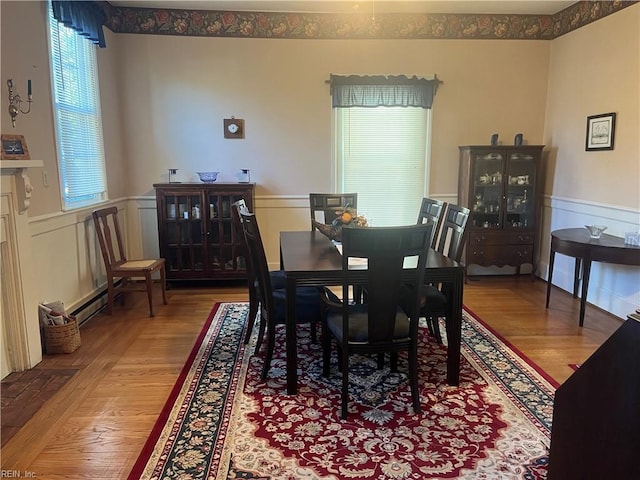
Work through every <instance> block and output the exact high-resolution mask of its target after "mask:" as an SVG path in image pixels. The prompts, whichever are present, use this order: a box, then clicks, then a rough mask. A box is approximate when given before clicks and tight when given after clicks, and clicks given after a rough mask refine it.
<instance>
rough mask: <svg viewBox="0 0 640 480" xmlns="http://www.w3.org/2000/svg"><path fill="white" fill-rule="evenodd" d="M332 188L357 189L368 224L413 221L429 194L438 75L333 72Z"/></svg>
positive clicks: (359, 209)
mask: <svg viewBox="0 0 640 480" xmlns="http://www.w3.org/2000/svg"><path fill="white" fill-rule="evenodd" d="M330 83H331V95H332V106H333V112H334V125H335V134H334V139H335V159H336V190H337V191H338V192H358V211H359V213H362V214H364V215H365V216H366V217H367V220H369V221H370V223H371V225H373V226H378V227H384V226H393V225H408V224H412V223H415V222H416V219H417V217H418V210H419V207H420V203H421V201H422V198H423V197H424V196H425V195H427V194H428V192H427V188H428V184H429V181H428V177H429V174H428V172H429V168H428V166H429V161H428V160H429V139H430V136H431V128H430V125H431V106H432V105H433V98H434V95H435V93H436V89H437V87H438V84H439V83H440V81H439V80H438V79H437V77H435V76H434V78H433V79H425V78H416V77H415V76H414V77H411V78H407V77H406V76H404V75H400V76H388V77H387V76H380V75H377V76H358V75H350V76H338V75H331V82H330Z"/></svg>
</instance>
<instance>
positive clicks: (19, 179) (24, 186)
mask: <svg viewBox="0 0 640 480" xmlns="http://www.w3.org/2000/svg"><path fill="white" fill-rule="evenodd" d="M43 166H44V163H43V162H42V160H2V161H1V162H0V167H1V169H2V175H15V177H16V196H17V197H18V212H19V213H20V214H23V213H24V212H26V211H27V210H28V208H29V203H30V201H31V192H32V191H33V185H31V181H30V180H29V176H28V175H27V169H28V168H42V167H43Z"/></svg>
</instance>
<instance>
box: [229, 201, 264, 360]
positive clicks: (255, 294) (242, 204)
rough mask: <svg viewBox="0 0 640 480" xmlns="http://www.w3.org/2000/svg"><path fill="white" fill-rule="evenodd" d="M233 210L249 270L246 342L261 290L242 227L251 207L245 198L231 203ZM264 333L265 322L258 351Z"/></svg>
mask: <svg viewBox="0 0 640 480" xmlns="http://www.w3.org/2000/svg"><path fill="white" fill-rule="evenodd" d="M231 212H232V219H233V224H234V227H235V230H236V235H237V236H238V238H241V239H242V246H243V257H244V265H245V270H246V272H247V289H248V291H249V316H248V317H247V331H246V333H245V336H244V343H245V344H247V343H249V340H250V339H251V334H252V333H253V326H254V325H255V322H256V317H257V315H258V308H259V306H260V292H259V290H258V283H257V278H256V272H255V269H254V268H253V259H252V257H251V253H250V252H249V246H248V244H247V239H246V237H245V234H244V228H243V227H242V218H241V215H240V214H241V213H245V214H246V213H251V212H250V211H249V208H248V207H247V202H246V201H245V200H244V198H241V199H240V200H237V201H235V202H233V203H232V204H231ZM263 335H264V322H261V323H260V333H259V337H258V341H257V342H256V353H257V352H258V350H259V349H260V345H261V343H262V336H263Z"/></svg>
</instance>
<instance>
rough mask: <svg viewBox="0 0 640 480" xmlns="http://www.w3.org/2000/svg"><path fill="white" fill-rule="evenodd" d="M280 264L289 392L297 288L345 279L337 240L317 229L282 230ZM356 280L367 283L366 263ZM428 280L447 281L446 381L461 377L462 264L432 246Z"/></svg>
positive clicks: (293, 377) (294, 362)
mask: <svg viewBox="0 0 640 480" xmlns="http://www.w3.org/2000/svg"><path fill="white" fill-rule="evenodd" d="M280 268H281V270H283V271H284V274H285V278H286V299H287V300H286V325H285V329H286V359H287V393H288V394H290V395H294V394H296V392H297V386H298V354H297V333H296V301H295V299H296V289H297V288H298V287H308V286H318V287H320V286H336V285H340V284H341V281H342V257H341V254H340V252H339V251H338V249H337V248H336V245H335V244H334V242H332V241H331V240H330V239H329V238H327V237H326V236H325V235H323V234H322V233H320V232H318V231H295V232H280ZM350 276H352V278H353V280H354V282H356V283H357V284H360V285H364V284H366V278H367V271H366V267H363V268H360V269H355V270H351V271H350ZM424 281H425V283H434V284H440V283H441V284H446V285H448V286H449V288H446V289H444V291H445V292H446V295H447V305H448V308H449V312H448V315H447V317H446V318H447V323H446V334H447V383H448V384H449V385H454V386H455V385H458V383H459V380H460V343H461V340H462V293H463V286H464V268H463V265H462V264H460V263H458V262H456V261H455V260H453V259H451V258H449V257H447V256H445V255H443V254H441V253H440V252H438V251H436V250H434V249H431V248H430V249H429V252H428V255H427V265H426V271H425V280H424Z"/></svg>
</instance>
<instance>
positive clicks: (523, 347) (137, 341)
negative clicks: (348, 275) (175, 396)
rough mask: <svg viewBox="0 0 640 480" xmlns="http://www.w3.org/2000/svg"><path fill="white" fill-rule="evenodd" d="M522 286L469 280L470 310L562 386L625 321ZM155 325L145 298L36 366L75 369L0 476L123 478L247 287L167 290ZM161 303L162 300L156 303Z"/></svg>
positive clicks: (8, 453) (19, 437)
mask: <svg viewBox="0 0 640 480" xmlns="http://www.w3.org/2000/svg"><path fill="white" fill-rule="evenodd" d="M545 288H546V284H545V283H544V282H542V281H539V280H536V281H531V280H530V278H529V277H522V278H514V277H507V278H504V277H503V278H487V277H483V278H482V279H480V280H470V281H469V283H467V285H466V286H465V291H464V303H465V305H466V306H467V307H468V308H469V309H470V310H471V311H473V312H474V313H475V314H476V315H478V316H479V317H480V318H482V319H483V320H485V321H486V322H487V323H489V324H490V325H491V326H492V327H493V328H494V329H495V330H497V331H498V332H499V333H500V334H502V335H503V336H504V337H505V338H506V339H507V340H508V341H509V342H511V343H512V344H513V345H515V347H517V348H518V349H519V350H520V351H522V352H523V353H524V354H526V355H527V356H528V357H529V358H530V359H531V360H533V361H534V362H536V363H537V364H538V365H539V366H540V367H541V368H543V369H544V370H545V371H546V372H547V373H549V374H550V375H551V376H552V377H553V378H555V379H556V380H557V381H558V382H560V383H562V382H563V381H564V380H565V379H566V378H567V377H568V376H569V375H571V373H572V369H571V368H570V367H569V364H572V363H581V362H583V361H584V360H585V359H586V358H587V357H589V355H590V354H591V353H592V352H593V351H594V350H595V349H597V347H598V346H599V345H600V344H601V343H602V342H603V341H604V340H606V339H607V338H608V337H609V335H610V334H611V333H612V332H613V331H614V330H616V329H617V328H618V327H619V326H620V325H621V323H622V320H620V319H618V318H615V317H613V316H611V315H609V314H607V313H605V312H602V311H600V310H599V309H597V308H595V307H592V306H588V307H587V313H586V317H585V326H584V327H583V328H580V327H578V309H579V303H578V300H576V299H573V298H572V297H571V295H569V294H567V293H566V292H563V291H561V290H559V289H556V288H554V290H553V291H552V296H551V305H550V308H549V309H548V310H547V309H545V307H544V300H545ZM168 296H169V305H166V306H163V305H158V307H157V310H156V312H157V313H156V316H155V317H154V318H149V317H148V316H147V313H148V310H147V306H146V299H145V296H144V294H139V296H134V297H132V298H131V299H130V301H129V303H128V305H127V308H123V307H121V306H118V305H117V306H116V308H115V314H114V315H113V316H112V317H109V316H106V315H103V314H99V315H97V316H96V317H95V318H93V319H92V320H90V321H89V322H87V323H86V324H85V325H83V326H82V327H81V336H82V346H81V347H80V349H79V350H77V351H76V352H74V353H73V354H69V355H55V356H48V357H46V358H45V359H44V360H43V362H42V363H41V364H40V366H39V367H40V368H46V369H60V370H65V371H69V370H77V372H76V373H75V374H74V375H73V376H72V377H71V378H69V379H68V380H67V381H66V383H64V384H63V385H62V386H61V387H60V389H59V390H58V392H57V393H56V394H55V395H54V396H53V397H52V398H51V399H49V400H47V401H46V402H45V404H44V405H43V406H42V407H41V408H40V409H39V410H38V411H37V412H36V413H35V414H34V415H33V417H32V418H31V420H29V421H28V422H27V423H26V424H25V425H24V427H22V428H20V430H19V431H18V432H17V433H16V434H15V435H14V436H13V438H11V439H10V440H9V441H8V442H7V444H6V445H5V446H3V448H2V452H1V454H2V455H1V456H2V460H1V462H2V470H3V471H6V470H11V471H18V472H20V473H21V474H22V478H24V477H25V476H27V475H29V474H32V476H34V477H35V476H37V478H45V479H47V480H56V479H92V480H96V479H109V480H113V479H121V478H126V477H127V475H128V473H129V471H130V469H131V467H132V466H133V463H134V462H135V460H136V458H137V456H138V454H139V453H140V450H141V449H142V447H143V445H144V442H145V440H146V439H147V437H148V435H149V433H150V431H151V428H152V427H153V425H154V422H155V421H156V418H157V416H158V413H159V412H160V410H161V409H162V407H163V405H164V402H165V400H166V398H167V397H168V395H169V392H170V390H171V388H172V387H173V385H174V382H175V380H176V377H177V375H178V373H179V372H180V369H181V368H182V366H183V364H184V362H185V360H186V357H187V355H188V354H189V352H190V351H191V348H192V346H193V343H194V341H195V339H196V336H197V335H198V333H199V332H200V330H201V328H202V325H203V323H204V322H205V320H206V318H207V316H208V314H209V312H210V311H211V307H212V306H213V304H214V303H215V302H221V301H230V302H237V301H246V300H247V293H246V290H244V289H243V288H241V287H226V288H202V289H197V288H191V289H171V290H169V291H168ZM156 298H159V296H157V297H156Z"/></svg>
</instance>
